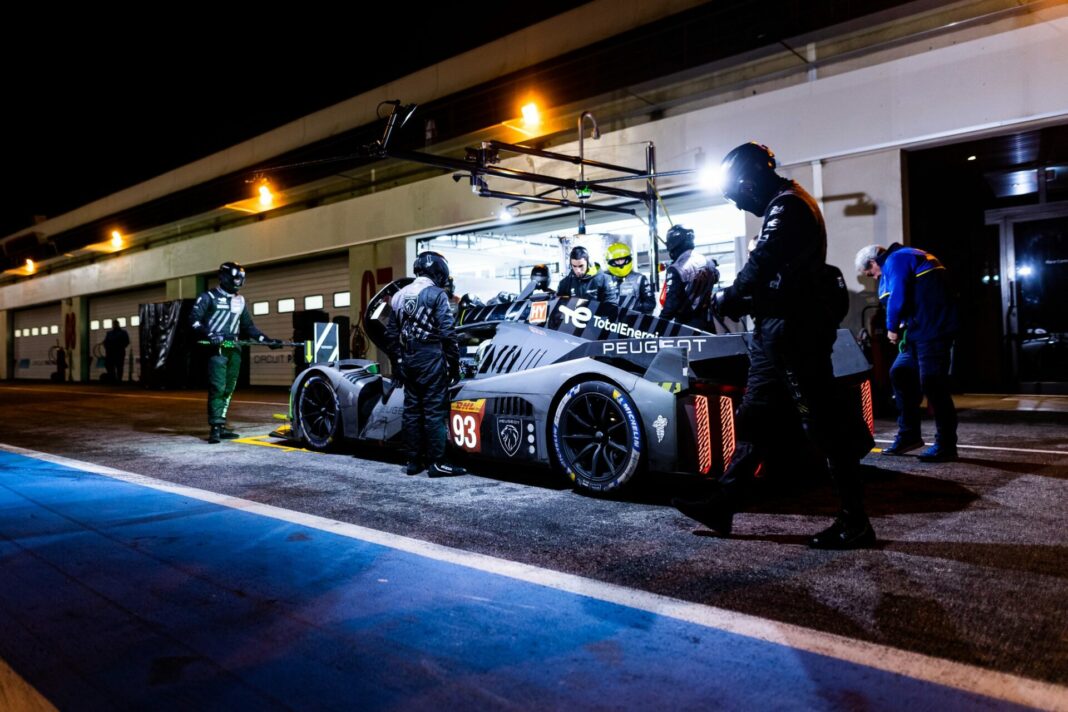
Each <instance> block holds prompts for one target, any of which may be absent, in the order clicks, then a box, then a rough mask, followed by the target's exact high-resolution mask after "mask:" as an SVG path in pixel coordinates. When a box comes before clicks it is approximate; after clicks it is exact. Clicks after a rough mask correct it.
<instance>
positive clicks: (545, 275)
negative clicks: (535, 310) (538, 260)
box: [530, 265, 549, 290]
mask: <svg viewBox="0 0 1068 712" xmlns="http://www.w3.org/2000/svg"><path fill="white" fill-rule="evenodd" d="M530 281H531V282H534V283H535V284H536V285H537V288H538V289H542V290H547V289H548V288H549V267H548V266H547V265H534V266H533V267H531V268H530Z"/></svg>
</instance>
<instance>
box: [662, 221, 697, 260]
mask: <svg viewBox="0 0 1068 712" xmlns="http://www.w3.org/2000/svg"><path fill="white" fill-rule="evenodd" d="M667 248H668V254H669V255H671V259H673V260H677V259H678V258H679V255H681V254H682V253H683V252H685V251H686V250H692V249H693V230H691V229H690V228H688V227H683V226H682V225H672V226H671V229H670V230H668V234H667Z"/></svg>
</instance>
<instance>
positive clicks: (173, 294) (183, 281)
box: [167, 274, 207, 301]
mask: <svg viewBox="0 0 1068 712" xmlns="http://www.w3.org/2000/svg"><path fill="white" fill-rule="evenodd" d="M206 287H207V280H205V278H204V275H200V274H193V275H188V276H186V277H175V278H174V279H168V280H167V300H168V301H173V300H175V299H196V298H197V295H199V294H200V293H201V292H203V291H204V290H205V288H206Z"/></svg>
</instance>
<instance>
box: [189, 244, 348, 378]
mask: <svg viewBox="0 0 1068 712" xmlns="http://www.w3.org/2000/svg"><path fill="white" fill-rule="evenodd" d="M215 284H217V280H215V279H212V280H210V285H211V286H214V285H215ZM241 294H242V295H243V296H244V297H245V301H246V302H247V304H248V310H249V313H250V314H252V319H253V321H255V322H256V326H257V327H259V328H260V330H261V331H263V333H265V334H267V335H268V336H270V337H271V338H273V339H285V340H289V339H290V338H292V336H293V313H292V312H280V311H279V303H280V302H283V301H284V300H292V301H293V309H294V310H296V311H303V310H304V309H305V300H306V299H307V298H309V297H321V298H322V309H323V310H324V311H326V312H327V313H328V314H330V318H331V319H333V318H334V317H335V316H348V315H349V307H348V306H338V307H335V306H334V299H335V295H337V294H344V295H346V296H347V295H348V294H349V257H348V253H342V254H339V255H333V256H330V257H327V258H323V259H317V260H312V261H307V262H299V263H296V264H293V265H287V266H272V267H263V268H256V267H251V268H249V269H248V271H247V276H246V282H245V287H244V288H243V289H242V290H241ZM264 302H266V305H264ZM257 305H259V307H260V308H261V309H262V308H264V307H265V308H266V309H267V310H268V311H267V313H266V314H256V313H255V312H254V308H255V307H256V306H257ZM283 306H285V305H283ZM250 358H251V363H250V364H249V368H250V370H249V382H250V383H252V385H259V386H288V385H289V384H291V383H292V382H293V375H294V373H293V349H291V348H285V349H282V350H279V351H271V350H269V349H267V348H264V347H262V346H254V347H252V349H251V356H250Z"/></svg>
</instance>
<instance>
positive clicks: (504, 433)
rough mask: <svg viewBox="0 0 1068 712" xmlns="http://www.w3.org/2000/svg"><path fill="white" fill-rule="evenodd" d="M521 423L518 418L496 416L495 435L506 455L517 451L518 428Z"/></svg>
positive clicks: (509, 455) (511, 454) (510, 455)
mask: <svg viewBox="0 0 1068 712" xmlns="http://www.w3.org/2000/svg"><path fill="white" fill-rule="evenodd" d="M522 425H523V423H522V421H520V420H519V419H518V418H498V419H497V437H498V438H500V441H501V447H502V448H504V451H505V453H507V454H508V457H512V456H513V455H515V454H516V453H517V452H519V441H520V429H521V427H522Z"/></svg>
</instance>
